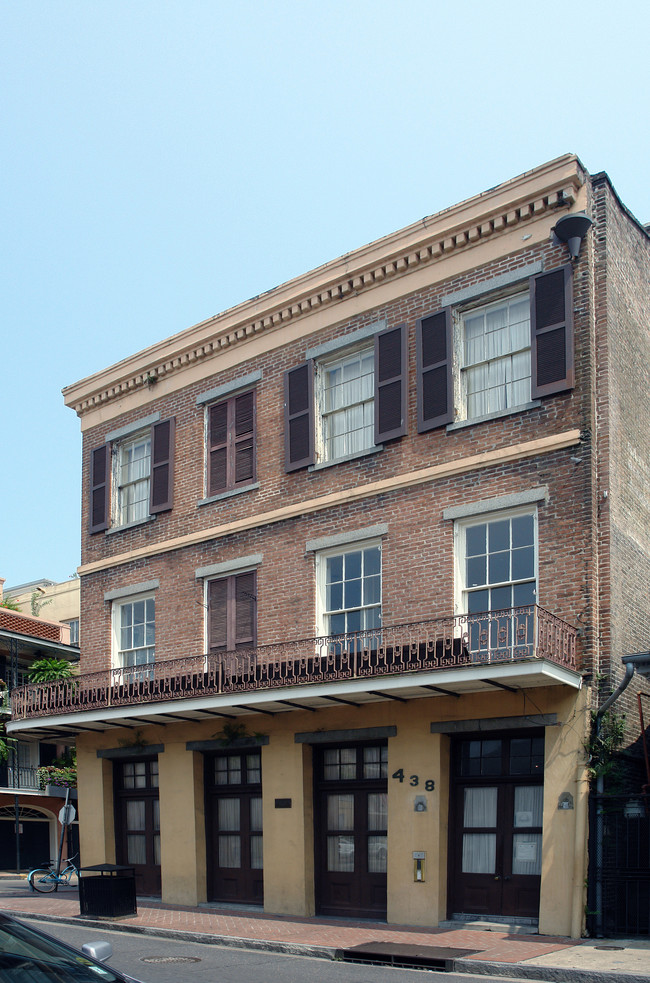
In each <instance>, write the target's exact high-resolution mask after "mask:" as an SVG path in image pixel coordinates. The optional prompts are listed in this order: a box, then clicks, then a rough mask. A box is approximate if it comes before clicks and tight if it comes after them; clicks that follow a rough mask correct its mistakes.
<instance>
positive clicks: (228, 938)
mask: <svg viewBox="0 0 650 983" xmlns="http://www.w3.org/2000/svg"><path fill="white" fill-rule="evenodd" d="M14 914H15V917H17V918H23V919H26V920H32V921H42V922H54V923H56V922H59V923H62V924H66V925H80V926H83V927H84V928H97V929H100V930H103V931H104V932H130V933H131V934H132V935H146V936H150V937H153V938H163V939H173V940H175V941H177V942H197V943H199V944H202V945H220V946H223V947H224V948H232V949H250V950H254V951H258V952H260V951H261V952H277V953H284V954H285V955H289V956H307V957H311V958H312V959H329V960H331V961H332V962H334V961H336V960H337V952H338V951H339V949H338V947H337V948H333V947H331V946H321V945H307V944H304V943H300V942H273V941H271V940H266V939H248V938H243V937H240V936H236V935H210V934H208V933H207V932H188V931H185V930H183V929H176V928H155V927H152V926H150V925H131V924H129V923H128V921H126V920H124V921H120V922H114V921H113V920H112V919H102V918H88V917H83V916H81V915H79V916H75V917H74V918H69V917H66V916H65V915H48V914H40V913H39V914H32V913H31V912H18V911H17V912H15V913H14ZM453 971H454V972H456V973H472V974H474V975H475V976H501V977H504V978H507V979H519V980H539V981H542V983H544V981H546V983H648V979H649V977H648V975H646V974H644V975H639V974H638V973H613V972H600V973H599V972H594V971H593V970H584V969H571V968H568V967H560V966H524V965H522V963H500V962H488V961H485V960H478V959H454V960H453Z"/></svg>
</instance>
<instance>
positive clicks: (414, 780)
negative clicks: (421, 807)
mask: <svg viewBox="0 0 650 983" xmlns="http://www.w3.org/2000/svg"><path fill="white" fill-rule="evenodd" d="M392 777H393V778H396V779H397V781H398V782H404V781H407V782H408V783H409V785H413V786H414V787H415V786H416V785H419V784H420V776H419V775H405V774H404V769H403V768H398V769H397V771H394V772H393V774H392ZM435 787H436V783H435V782H434V780H433V778H426V779H424V788H425V791H426V792H433V790H434V788H435Z"/></svg>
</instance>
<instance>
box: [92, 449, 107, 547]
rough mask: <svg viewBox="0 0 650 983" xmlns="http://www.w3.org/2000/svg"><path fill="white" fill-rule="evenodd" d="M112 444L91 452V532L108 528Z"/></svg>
mask: <svg viewBox="0 0 650 983" xmlns="http://www.w3.org/2000/svg"><path fill="white" fill-rule="evenodd" d="M109 461H110V444H102V445H101V447H95V448H94V449H93V450H92V451H91V453H90V509H89V512H90V514H89V529H90V532H91V533H95V532H102V531H103V530H104V529H108V465H109Z"/></svg>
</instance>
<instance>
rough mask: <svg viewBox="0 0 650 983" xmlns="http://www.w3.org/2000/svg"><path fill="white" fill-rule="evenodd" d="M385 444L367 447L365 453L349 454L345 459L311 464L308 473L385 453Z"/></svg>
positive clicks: (338, 458)
mask: <svg viewBox="0 0 650 983" xmlns="http://www.w3.org/2000/svg"><path fill="white" fill-rule="evenodd" d="M383 449H384V445H383V444H375V445H374V446H373V447H367V448H366V450H365V451H357V452H356V454H347V455H346V456H345V457H337V458H335V459H334V460H333V461H320V462H319V463H318V464H311V465H310V466H309V467H308V468H307V470H308V471H322V469H323V468H333V467H334V466H335V465H336V464H344V463H345V461H357V460H358V459H359V458H361V457H369V456H370V455H371V454H378V453H379V451H383Z"/></svg>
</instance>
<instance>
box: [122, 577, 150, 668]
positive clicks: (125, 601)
mask: <svg viewBox="0 0 650 983" xmlns="http://www.w3.org/2000/svg"><path fill="white" fill-rule="evenodd" d="M140 601H143V602H145V607H146V602H147V601H153V604H154V618H153V627H154V641H153V645H142V646H138V647H137V649H136V648H131V649H122V647H121V628H122V624H121V622H122V609H123V608H125V607H127V605H133V604H137V603H139V602H140ZM155 604H156V594H155V591H147V592H146V593H142V594H133V595H131V596H127V597H120V598H119V599H116V600H114V601H113V602H112V605H111V620H112V626H111V627H112V645H111V662H112V666H113V669H136V668H137V665H140V666H153V665H155V662H156V639H155V630H156V611H155ZM145 626H146V610H145ZM145 631H146V628H145ZM150 648H152V649H153V656H152V658H151V659H148V661H147V662H142V663H138V664H136V665H133V666H128V665H126V664H125V663H124V662H123V661H122V660H121V653H122V652H127V651H129V652H135V651H141V650H143V649H150Z"/></svg>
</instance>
